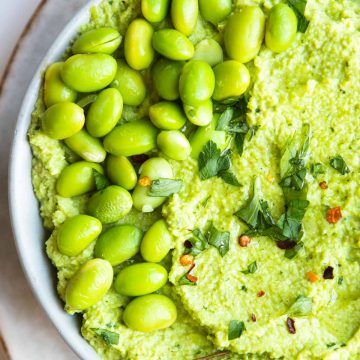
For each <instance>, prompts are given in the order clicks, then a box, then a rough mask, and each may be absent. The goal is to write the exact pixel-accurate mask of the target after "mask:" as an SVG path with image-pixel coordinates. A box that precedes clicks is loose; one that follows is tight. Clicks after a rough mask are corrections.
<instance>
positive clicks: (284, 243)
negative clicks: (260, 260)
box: [276, 240, 296, 250]
mask: <svg viewBox="0 0 360 360" xmlns="http://www.w3.org/2000/svg"><path fill="white" fill-rule="evenodd" d="M295 245H296V241H293V240H280V241H277V242H276V246H277V247H278V248H279V249H281V250H289V249H292V248H293V247H295Z"/></svg>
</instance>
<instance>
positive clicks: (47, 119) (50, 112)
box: [42, 102, 85, 140]
mask: <svg viewBox="0 0 360 360" xmlns="http://www.w3.org/2000/svg"><path fill="white" fill-rule="evenodd" d="M84 123H85V115H84V110H83V109H82V108H81V107H80V106H78V105H76V104H74V103H71V102H62V103H57V104H55V105H52V106H50V107H49V108H48V109H47V110H46V111H45V114H44V116H43V118H42V129H43V131H44V133H45V134H46V135H48V136H49V137H51V138H52V139H56V140H62V139H66V138H68V137H70V136H72V135H74V134H76V133H77V132H79V131H80V130H81V129H82V127H83V126H84Z"/></svg>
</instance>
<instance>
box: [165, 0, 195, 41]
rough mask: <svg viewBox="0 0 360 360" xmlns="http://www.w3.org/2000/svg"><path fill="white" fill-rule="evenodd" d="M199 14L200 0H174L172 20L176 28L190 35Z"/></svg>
mask: <svg viewBox="0 0 360 360" xmlns="http://www.w3.org/2000/svg"><path fill="white" fill-rule="evenodd" d="M198 14H199V5H198V0H172V1H171V20H172V23H173V25H174V28H175V29H176V30H178V31H180V32H182V33H183V34H184V35H185V36H190V35H191V34H192V33H193V31H194V29H195V26H196V22H197V18H198Z"/></svg>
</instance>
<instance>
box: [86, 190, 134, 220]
mask: <svg viewBox="0 0 360 360" xmlns="http://www.w3.org/2000/svg"><path fill="white" fill-rule="evenodd" d="M132 205H133V202H132V198H131V195H130V193H129V192H128V191H127V190H125V189H124V188H122V187H121V186H117V185H111V186H108V187H107V188H105V189H104V190H101V191H99V192H97V193H95V194H94V195H93V196H92V197H91V198H90V200H89V202H88V206H87V210H88V213H89V214H90V215H92V216H94V217H96V218H97V219H99V220H100V221H101V222H102V223H103V224H110V223H112V222H115V221H118V220H120V219H122V218H123V217H125V216H126V215H127V214H128V213H129V212H130V210H131V208H132Z"/></svg>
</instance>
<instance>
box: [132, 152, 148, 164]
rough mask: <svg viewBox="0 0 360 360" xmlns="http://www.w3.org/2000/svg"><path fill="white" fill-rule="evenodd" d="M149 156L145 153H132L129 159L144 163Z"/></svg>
mask: <svg viewBox="0 0 360 360" xmlns="http://www.w3.org/2000/svg"><path fill="white" fill-rule="evenodd" d="M149 158H150V156H149V155H145V154H141V155H134V156H132V157H131V160H132V161H133V162H134V163H137V164H142V163H144V162H145V161H146V160H148V159H149Z"/></svg>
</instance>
